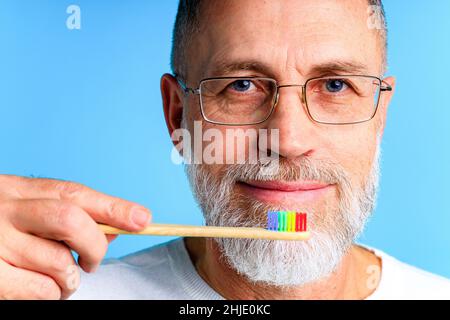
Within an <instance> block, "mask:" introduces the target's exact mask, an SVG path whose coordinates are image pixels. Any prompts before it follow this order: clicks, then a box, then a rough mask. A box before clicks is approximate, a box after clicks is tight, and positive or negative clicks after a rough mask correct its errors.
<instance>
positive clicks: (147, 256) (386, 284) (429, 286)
mask: <svg viewBox="0 0 450 320" xmlns="http://www.w3.org/2000/svg"><path fill="white" fill-rule="evenodd" d="M364 247H366V248H367V249H368V250H371V251H372V252H374V253H375V254H376V255H377V256H378V257H379V258H381V261H382V271H381V279H380V281H379V284H378V287H377V289H376V290H375V291H374V292H373V293H372V294H371V295H370V296H369V297H367V299H368V300H380V299H386V300H387V299H450V280H448V279H446V278H443V277H440V276H437V275H434V274H431V273H429V272H426V271H423V270H420V269H418V268H415V267H413V266H410V265H407V264H405V263H403V262H400V261H398V260H397V259H395V258H393V257H392V256H389V255H388V254H386V253H384V252H382V251H380V250H377V249H373V248H369V247H367V246H364ZM71 299H162V300H165V299H170V300H173V299H180V300H184V299H193V300H196V299H199V300H220V299H224V298H223V297H222V296H220V295H219V294H218V293H217V292H216V291H214V290H213V289H212V288H211V287H210V286H209V285H208V284H207V283H206V282H205V281H204V280H203V279H202V278H201V277H200V276H199V275H198V273H197V271H196V269H195V267H194V265H193V264H192V261H191V259H190V257H189V254H188V252H187V250H186V247H185V243H184V241H183V238H177V239H175V240H172V241H169V242H166V243H163V244H160V245H157V246H154V247H151V248H148V249H145V250H142V251H139V252H136V253H133V254H131V255H128V256H125V257H123V258H120V259H109V260H105V262H104V263H102V265H101V266H100V267H99V269H98V270H97V272H95V273H93V274H87V273H84V272H81V283H80V287H79V288H78V290H77V291H76V292H75V293H74V294H73V295H72V296H71Z"/></svg>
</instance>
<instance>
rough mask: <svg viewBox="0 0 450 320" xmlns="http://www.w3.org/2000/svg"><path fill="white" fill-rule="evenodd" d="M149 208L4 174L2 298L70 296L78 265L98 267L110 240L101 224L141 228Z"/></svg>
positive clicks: (0, 201) (0, 191)
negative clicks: (77, 256)
mask: <svg viewBox="0 0 450 320" xmlns="http://www.w3.org/2000/svg"><path fill="white" fill-rule="evenodd" d="M150 220H151V213H150V211H149V210H148V209H146V208H145V207H143V206H141V205H139V204H136V203H133V202H130V201H126V200H123V199H120V198H116V197H112V196H109V195H105V194H102V193H100V192H97V191H95V190H92V189H90V188H88V187H86V186H84V185H81V184H78V183H74V182H68V181H60V180H54V179H41V178H26V177H19V176H13V175H0V299H66V298H68V297H69V296H70V295H71V294H72V293H73V292H74V291H75V290H76V289H77V287H78V284H79V269H78V267H77V263H76V262H75V261H74V258H73V256H72V254H71V251H70V250H73V251H75V252H76V253H77V254H78V255H79V258H78V264H79V266H80V267H81V268H82V269H83V270H84V271H85V272H94V271H95V270H96V268H97V267H98V266H99V264H100V262H101V261H102V259H103V257H104V255H105V253H106V250H107V247H108V243H109V242H111V241H112V240H113V239H114V238H115V236H109V235H105V234H103V233H102V232H101V231H100V230H99V228H98V226H97V223H104V224H108V225H111V226H114V227H116V228H121V229H124V230H127V231H139V230H142V229H143V228H145V226H146V225H147V224H148V223H149V222H150Z"/></svg>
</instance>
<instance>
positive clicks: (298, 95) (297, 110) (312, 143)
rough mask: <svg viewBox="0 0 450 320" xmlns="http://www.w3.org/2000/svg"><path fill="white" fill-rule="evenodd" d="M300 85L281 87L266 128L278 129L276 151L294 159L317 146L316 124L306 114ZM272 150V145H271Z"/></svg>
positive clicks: (305, 154)
mask: <svg viewBox="0 0 450 320" xmlns="http://www.w3.org/2000/svg"><path fill="white" fill-rule="evenodd" d="M302 89H303V88H302V87H301V86H297V87H294V86H292V87H282V88H280V89H279V91H278V102H277V104H276V106H275V109H274V111H273V114H272V116H271V117H270V118H269V119H268V120H267V121H268V124H267V126H268V129H269V132H270V129H279V145H278V153H279V155H280V156H281V157H284V158H288V159H289V158H290V159H295V158H298V157H301V156H307V155H309V154H311V153H312V152H313V151H314V149H315V147H316V146H317V134H316V131H317V124H315V123H314V122H313V121H312V120H311V118H310V117H309V115H308V111H307V108H306V102H305V101H303V95H302V92H303V91H302ZM271 149H272V151H274V150H273V147H271Z"/></svg>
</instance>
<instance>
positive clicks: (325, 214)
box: [185, 141, 380, 287]
mask: <svg viewBox="0 0 450 320" xmlns="http://www.w3.org/2000/svg"><path fill="white" fill-rule="evenodd" d="M379 159H380V143H379V141H378V145H377V150H376V154H375V157H374V160H373V164H372V169H371V172H370V174H369V176H368V178H367V181H366V182H365V184H364V185H363V186H353V185H352V184H351V183H350V181H349V179H348V175H347V174H346V173H345V171H344V170H343V169H342V168H340V167H339V166H338V165H336V164H334V163H330V162H325V161H315V162H312V161H311V160H308V159H306V158H305V159H302V160H301V161H300V162H299V163H297V165H294V164H293V163H290V164H289V165H285V166H283V164H282V163H277V169H278V170H279V171H278V173H277V174H275V176H274V177H270V176H269V177H268V176H267V175H261V174H260V172H261V166H258V165H249V164H243V165H228V166H227V167H226V168H225V169H223V170H224V174H223V175H222V176H221V177H219V176H213V175H212V174H211V173H210V172H209V171H207V170H205V167H204V166H203V165H195V164H191V165H186V167H185V168H186V173H187V175H188V178H189V181H190V184H191V187H192V189H193V192H194V195H195V197H196V199H197V201H198V203H199V205H200V207H201V209H202V211H203V215H204V217H205V220H206V224H207V225H214V226H235V227H242V226H244V227H265V226H266V221H267V220H266V218H267V217H266V216H267V211H268V210H296V211H305V212H307V213H308V230H309V231H310V233H311V238H310V239H309V240H307V241H280V240H277V241H274V240H257V239H235V238H215V239H214V240H215V241H216V242H217V244H218V247H219V248H220V250H221V254H222V258H225V259H224V261H225V262H226V263H228V265H229V266H230V267H231V268H233V269H234V270H235V271H236V272H237V273H238V274H240V275H242V276H245V277H246V278H247V279H248V280H249V281H252V282H259V283H260V284H265V285H272V286H278V287H288V286H299V285H304V284H307V283H311V282H315V281H318V280H321V279H324V278H326V277H327V276H329V275H330V274H331V273H332V272H333V271H335V270H336V268H337V267H338V266H339V263H340V262H341V260H342V258H343V256H344V255H345V254H346V253H347V251H348V250H349V249H350V248H351V245H352V244H353V243H354V242H355V240H356V239H357V237H358V236H359V235H360V233H361V232H362V231H363V229H364V226H365V224H366V222H367V220H368V218H369V217H370V215H371V213H372V211H373V209H374V207H375V204H376V195H377V190H378V183H379ZM265 170H266V172H267V169H265ZM274 172H275V171H274ZM269 178H270V179H273V178H275V179H277V180H284V181H293V180H318V181H322V182H327V183H336V185H337V187H338V191H339V192H338V193H339V205H338V206H331V205H328V204H327V205H326V209H325V210H322V212H320V213H319V212H315V210H313V209H312V208H307V209H306V210H305V208H304V207H303V208H302V207H298V208H296V207H289V208H281V207H275V206H268V205H267V204H264V203H262V202H259V201H256V200H255V199H250V198H248V197H242V196H239V197H237V196H236V195H235V194H234V193H233V192H232V190H233V186H234V184H235V182H236V181H237V180H245V179H252V180H268V179H269Z"/></svg>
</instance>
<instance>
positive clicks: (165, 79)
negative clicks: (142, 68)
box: [161, 73, 183, 136]
mask: <svg viewBox="0 0 450 320" xmlns="http://www.w3.org/2000/svg"><path fill="white" fill-rule="evenodd" d="M161 96H162V102H163V108H164V118H165V119H166V125H167V129H168V130H169V134H170V136H172V133H173V131H174V130H176V129H179V128H180V126H181V119H182V115H183V92H182V90H181V89H180V86H179V84H178V81H177V79H175V77H174V76H172V75H171V74H169V73H165V74H163V76H162V77H161Z"/></svg>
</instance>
